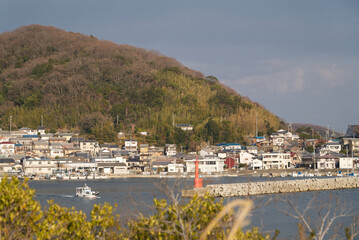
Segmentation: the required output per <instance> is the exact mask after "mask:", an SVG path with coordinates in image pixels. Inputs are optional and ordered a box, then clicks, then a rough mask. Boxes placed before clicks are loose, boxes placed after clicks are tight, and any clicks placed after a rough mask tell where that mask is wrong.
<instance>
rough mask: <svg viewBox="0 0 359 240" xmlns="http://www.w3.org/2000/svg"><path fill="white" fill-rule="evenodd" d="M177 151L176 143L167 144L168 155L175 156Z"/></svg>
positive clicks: (166, 152)
mask: <svg viewBox="0 0 359 240" xmlns="http://www.w3.org/2000/svg"><path fill="white" fill-rule="evenodd" d="M176 153H177V149H176V144H166V145H165V154H166V156H175V155H176Z"/></svg>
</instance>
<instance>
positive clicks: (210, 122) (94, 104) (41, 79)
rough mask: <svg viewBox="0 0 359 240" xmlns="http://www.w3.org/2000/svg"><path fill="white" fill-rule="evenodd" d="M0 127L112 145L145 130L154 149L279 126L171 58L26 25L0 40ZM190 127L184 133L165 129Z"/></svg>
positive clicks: (234, 138)
mask: <svg viewBox="0 0 359 240" xmlns="http://www.w3.org/2000/svg"><path fill="white" fill-rule="evenodd" d="M0 88H1V95H0V116H1V126H2V128H3V129H8V128H9V117H10V115H11V116H12V126H13V128H16V127H17V128H20V127H24V126H27V127H32V128H34V127H37V126H38V125H39V124H40V119H41V116H43V120H44V125H45V126H46V127H47V128H48V129H49V130H50V129H52V130H58V129H69V130H80V131H81V132H82V133H84V134H89V135H94V136H96V138H98V139H103V140H105V141H106V140H107V141H110V140H114V136H115V132H116V131H130V130H131V129H135V130H145V131H148V132H149V133H150V134H151V136H152V137H153V138H155V139H156V140H157V141H160V142H161V143H163V142H167V143H171V142H173V143H174V142H177V143H178V144H184V145H186V146H187V147H190V146H194V145H196V144H198V143H200V142H202V141H207V142H208V141H209V142H211V143H218V142H224V141H226V142H232V141H240V140H241V139H243V137H244V136H247V135H253V134H254V133H255V118H256V115H257V118H258V127H259V131H260V132H263V133H266V132H267V131H268V130H269V131H271V130H273V129H277V128H278V127H279V119H278V118H277V117H276V116H274V115H273V114H271V113H270V112H268V111H267V110H265V109H264V108H262V107H261V106H259V105H258V104H256V103H253V102H251V101H249V100H248V99H246V98H242V97H241V96H240V95H239V94H237V93H235V92H234V91H233V90H231V89H229V88H227V87H225V86H223V85H222V84H220V83H219V82H218V81H217V79H216V78H214V77H205V76H204V75H203V74H202V73H199V72H197V71H194V70H191V69H189V68H187V67H185V66H183V65H182V64H180V63H179V62H178V61H176V60H175V59H173V58H169V57H165V56H163V55H161V54H159V53H157V52H155V51H148V50H144V49H140V48H136V47H132V46H128V45H118V44H115V43H112V42H109V41H103V40H98V39H96V38H95V37H93V36H85V35H82V34H79V33H73V32H66V31H63V30H60V29H57V28H54V27H47V26H40V25H30V26H24V27H21V28H19V29H16V30H14V31H13V32H5V33H2V34H1V35H0ZM173 116H174V120H175V123H176V124H177V123H189V124H192V125H193V126H194V131H192V132H191V133H183V132H181V131H179V130H176V129H175V128H174V127H173V125H172V124H173Z"/></svg>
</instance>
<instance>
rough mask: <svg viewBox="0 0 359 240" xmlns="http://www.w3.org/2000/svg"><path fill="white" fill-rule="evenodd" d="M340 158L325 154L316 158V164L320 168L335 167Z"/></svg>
mask: <svg viewBox="0 0 359 240" xmlns="http://www.w3.org/2000/svg"><path fill="white" fill-rule="evenodd" d="M337 162H339V158H338V157H336V156H333V155H323V156H320V157H318V158H316V163H317V164H316V165H317V168H318V169H334V168H336V163H337Z"/></svg>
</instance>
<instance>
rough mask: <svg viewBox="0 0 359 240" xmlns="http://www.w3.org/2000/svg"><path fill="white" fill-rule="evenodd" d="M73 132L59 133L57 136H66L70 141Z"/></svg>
mask: <svg viewBox="0 0 359 240" xmlns="http://www.w3.org/2000/svg"><path fill="white" fill-rule="evenodd" d="M73 135H74V134H73V133H58V134H57V136H59V137H60V138H65V139H66V141H67V142H69V141H70V140H71V138H72V137H73Z"/></svg>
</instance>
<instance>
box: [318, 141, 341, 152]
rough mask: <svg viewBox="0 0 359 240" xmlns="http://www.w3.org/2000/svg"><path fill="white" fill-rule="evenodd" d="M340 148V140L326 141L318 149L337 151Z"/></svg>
mask: <svg viewBox="0 0 359 240" xmlns="http://www.w3.org/2000/svg"><path fill="white" fill-rule="evenodd" d="M341 150H342V146H341V144H340V142H328V143H326V144H325V145H324V146H323V147H322V148H321V149H320V151H321V152H322V151H323V152H324V151H326V152H329V151H330V152H336V153H339V152H340V151H341Z"/></svg>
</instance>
